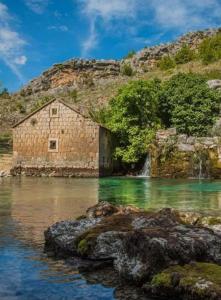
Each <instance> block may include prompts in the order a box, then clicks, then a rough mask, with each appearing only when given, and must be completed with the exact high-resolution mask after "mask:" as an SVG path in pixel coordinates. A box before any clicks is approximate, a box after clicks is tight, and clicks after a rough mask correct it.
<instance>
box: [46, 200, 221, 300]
mask: <svg viewBox="0 0 221 300" xmlns="http://www.w3.org/2000/svg"><path fill="white" fill-rule="evenodd" d="M45 251H46V253H47V254H48V255H51V256H56V257H59V258H66V259H68V260H69V261H71V263H72V264H73V265H74V266H75V267H77V268H78V269H79V271H80V272H84V273H86V274H91V273H93V274H95V277H97V278H99V276H98V275H96V274H100V273H101V274H103V275H102V276H101V277H100V278H99V279H97V280H98V281H99V282H100V283H102V281H103V279H102V278H103V277H105V276H106V277H108V278H109V279H107V278H106V281H110V282H111V279H113V278H115V283H113V282H112V283H110V285H111V286H114V287H115V288H116V291H115V292H116V293H117V292H118V293H119V294H120V296H119V295H118V297H117V299H150V297H161V298H160V299H162V298H164V297H166V298H167V299H168V297H169V299H173V298H174V299H214V300H215V299H216V300H217V299H221V217H213V216H203V215H201V214H197V213H190V212H187V213H186V212H178V211H175V210H172V209H163V210H161V211H159V212H151V211H148V212H146V211H142V210H139V209H136V208H133V207H123V206H119V207H116V206H113V205H111V204H108V203H106V202H101V203H99V204H97V205H96V206H94V207H92V208H90V209H88V210H87V212H86V215H85V216H82V217H80V218H79V219H78V220H75V221H63V222H59V223H56V224H54V225H52V226H51V227H49V228H48V229H47V230H46V231H45ZM107 270H109V272H110V273H108V272H107ZM108 274H110V275H108ZM111 274H112V275H111ZM113 274H114V275H113ZM104 275H105V276H104ZM88 276H89V275H86V278H87V277H88ZM89 277H90V276H89ZM119 283H120V284H119ZM119 286H120V287H119ZM126 287H127V288H126Z"/></svg>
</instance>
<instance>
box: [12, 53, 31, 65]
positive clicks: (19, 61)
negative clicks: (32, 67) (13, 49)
mask: <svg viewBox="0 0 221 300" xmlns="http://www.w3.org/2000/svg"><path fill="white" fill-rule="evenodd" d="M27 60H28V59H27V57H26V56H25V55H21V56H19V57H16V58H15V59H14V62H15V64H16V65H25V64H26V62H27Z"/></svg>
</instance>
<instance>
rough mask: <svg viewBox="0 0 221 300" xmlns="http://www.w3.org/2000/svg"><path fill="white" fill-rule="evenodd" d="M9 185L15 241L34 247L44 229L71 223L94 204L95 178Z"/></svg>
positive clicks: (23, 180) (20, 181) (35, 180)
mask: <svg viewBox="0 0 221 300" xmlns="http://www.w3.org/2000/svg"><path fill="white" fill-rule="evenodd" d="M11 185H12V192H11V217H12V219H13V220H14V221H16V223H17V225H18V227H19V230H18V232H19V233H18V234H19V239H24V240H25V241H32V242H36V243H38V244H41V243H42V242H43V233H44V230H45V229H47V227H48V226H50V225H52V224H54V223H56V222H58V221H61V220H73V219H75V218H76V217H78V216H80V215H82V214H84V213H85V211H86V209H87V208H88V207H90V206H93V205H95V204H96V203H97V202H98V180H97V179H85V180H82V179H71V178H70V179H65V178H57V179H55V178H20V179H16V180H15V179H13V181H12V184H11Z"/></svg>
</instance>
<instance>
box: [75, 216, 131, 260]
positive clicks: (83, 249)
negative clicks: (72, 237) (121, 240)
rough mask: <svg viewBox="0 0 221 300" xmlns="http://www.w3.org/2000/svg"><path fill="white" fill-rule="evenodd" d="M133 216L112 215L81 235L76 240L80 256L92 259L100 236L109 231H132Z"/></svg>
mask: <svg viewBox="0 0 221 300" xmlns="http://www.w3.org/2000/svg"><path fill="white" fill-rule="evenodd" d="M131 222H132V216H130V215H112V216H110V217H106V218H105V220H104V221H102V222H101V223H99V224H97V225H96V226H95V227H93V228H90V229H89V230H87V231H85V232H84V233H83V234H81V235H80V236H79V237H78V238H77V240H76V249H77V252H78V254H79V255H80V256H84V257H90V255H91V254H93V251H94V249H95V247H96V241H97V238H98V236H99V235H100V234H102V233H105V232H108V231H121V232H127V231H130V230H132V227H131Z"/></svg>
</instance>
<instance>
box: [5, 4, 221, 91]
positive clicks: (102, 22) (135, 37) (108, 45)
mask: <svg viewBox="0 0 221 300" xmlns="http://www.w3.org/2000/svg"><path fill="white" fill-rule="evenodd" d="M218 26H221V0H0V81H1V82H2V83H3V85H4V86H5V87H7V88H8V89H9V90H10V91H15V90H17V89H19V88H20V87H22V86H23V85H24V84H26V83H27V82H28V81H29V80H31V79H32V78H34V77H36V76H39V75H40V74H41V73H42V72H43V71H45V70H46V69H47V68H49V67H50V66H51V65H52V64H54V63H58V62H63V61H65V60H67V59H70V58H73V57H82V58H96V59H103V58H104V59H108V58H115V59H119V58H121V57H123V56H124V55H126V54H127V53H128V51H129V50H132V49H134V50H139V49H141V48H143V47H144V46H151V45H155V44H159V43H162V42H167V41H171V40H174V39H175V38H177V37H178V36H179V35H181V34H183V33H186V32H187V31H192V30H198V29H205V28H209V27H218Z"/></svg>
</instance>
